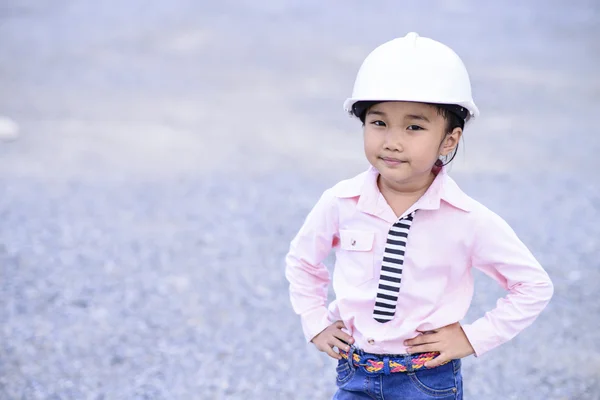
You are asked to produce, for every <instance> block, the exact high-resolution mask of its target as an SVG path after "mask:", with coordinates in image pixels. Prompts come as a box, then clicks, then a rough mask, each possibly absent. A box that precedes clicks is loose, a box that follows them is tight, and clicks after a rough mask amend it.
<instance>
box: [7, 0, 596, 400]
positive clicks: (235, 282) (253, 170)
mask: <svg viewBox="0 0 600 400" xmlns="http://www.w3.org/2000/svg"><path fill="white" fill-rule="evenodd" d="M409 31H417V32H419V33H420V34H421V35H423V36H428V37H433V38H435V39H437V40H440V41H442V42H444V43H446V44H448V45H449V46H451V47H452V48H454V49H455V50H456V52H457V53H458V54H459V55H460V56H461V57H462V58H463V60H464V62H465V64H466V65H467V68H468V69H469V71H470V74H471V79H472V84H473V90H474V96H475V100H476V102H477V104H478V106H479V107H480V109H481V111H482V115H481V118H480V119H479V120H477V121H474V123H473V124H472V125H470V126H469V127H468V129H467V130H466V133H465V137H464V139H465V140H464V143H463V146H462V148H461V150H460V152H459V156H458V157H457V159H456V160H455V161H454V163H453V167H452V169H451V174H452V175H453V176H454V178H455V179H456V180H457V181H458V182H459V184H460V185H461V186H462V188H463V189H464V190H465V191H467V192H468V193H469V194H471V195H472V196H473V197H474V198H476V199H477V200H480V201H482V202H483V203H484V204H486V205H487V206H488V207H490V208H491V209H493V210H494V211H496V212H497V213H499V214H500V215H501V216H503V217H504V218H505V219H506V220H508V222H509V223H510V224H511V225H512V226H513V228H514V229H515V230H516V231H517V233H518V234H519V236H520V237H521V238H522V240H523V241H524V242H525V243H526V244H527V245H528V246H529V247H530V248H531V250H532V251H533V252H534V254H535V255H536V256H537V257H538V259H539V260H540V261H541V263H542V264H543V265H544V266H545V268H546V269H547V270H548V272H549V273H550V275H551V277H552V279H553V281H554V283H555V287H556V292H555V297H554V299H553V301H552V302H551V304H550V305H549V306H548V308H547V309H546V310H545V311H544V313H543V314H542V315H541V316H540V317H539V319H538V320H537V321H536V323H535V324H534V325H533V326H532V327H530V328H528V329H527V330H525V331H524V332H523V333H522V334H521V335H519V336H518V337H517V338H516V339H514V340H513V341H511V342H509V343H507V344H505V345H504V346H502V347H500V348H498V349H496V350H495V351H492V352H491V353H488V354H486V355H485V356H483V357H481V358H479V359H475V358H473V357H470V358H467V359H465V363H464V377H465V390H466V395H465V398H466V399H485V400H487V399H490V400H506V399H519V400H520V399H525V400H530V399H533V400H537V399H540V400H545V399H575V400H579V399H583V400H586V399H600V382H599V380H600V333H599V329H598V328H600V321H599V312H600V303H599V302H598V300H597V294H598V289H599V284H598V282H599V280H600V261H598V254H599V252H600V194H599V193H600V178H598V169H597V168H598V161H597V159H598V154H599V153H600V132H599V129H598V116H599V111H600V74H599V73H598V71H599V70H600V3H599V2H598V1H597V0H572V1H566V0H550V1H546V2H518V1H509V2H501V3H499V2H480V1H475V0H446V1H443V0H439V1H419V2H408V1H407V2H398V1H385V0H382V1H378V2H365V1H353V0H349V1H344V2H342V1H330V2H321V1H312V0H305V1H278V2H276V1H273V2H266V1H264V2H260V1H241V0H240V1H220V2H204V1H192V0H173V1H168V2H167V1H163V2H160V1H147V0H146V1H142V0H128V1H116V0H103V1H95V2H93V1H67V0H54V1H49V0H41V1H31V0H19V1H18V0H2V1H0V115H4V116H7V117H10V118H12V119H13V120H15V121H16V122H17V123H18V124H19V127H20V133H21V135H20V137H19V138H18V140H14V141H10V142H2V143H0V217H1V220H0V221H1V223H0V399H2V400H5V399H6V400H13V399H15V400H16V399H19V400H21V399H23V400H25V399H27V400H28V399H52V400H56V399H93V400H109V399H328V398H330V397H331V395H332V394H333V393H334V391H335V376H334V361H333V360H331V359H329V358H327V356H325V355H324V354H322V353H318V352H317V351H316V350H315V349H313V348H312V345H308V344H306V343H305V342H304V340H303V337H302V333H301V329H300V322H299V319H298V318H297V317H296V316H295V315H294V314H293V312H292V310H291V307H290V305H289V300H288V294H287V282H286V281H285V278H284V262H283V257H284V255H285V253H286V251H287V248H288V244H289V241H290V240H291V238H292V237H293V235H294V234H295V233H296V231H297V229H298V228H299V227H300V224H301V223H302V221H303V219H304V217H305V215H306V213H307V212H308V211H309V210H310V208H311V207H312V206H313V204H314V202H315V201H316V200H317V199H318V197H319V196H320V194H321V193H322V192H323V191H324V190H325V189H327V188H328V187H330V186H331V185H333V184H334V183H335V182H337V181H338V180H341V179H344V178H347V177H350V176H353V175H355V174H357V173H359V172H361V171H362V170H364V169H365V168H366V166H367V164H366V161H365V159H364V156H363V153H362V143H361V140H362V138H361V129H360V124H359V123H358V122H357V121H356V120H352V119H350V118H349V117H348V116H347V115H345V113H344V112H343V110H342V102H343V100H344V99H345V98H346V97H347V96H348V95H349V94H350V93H351V90H352V85H353V82H354V77H355V74H356V72H357V70H358V67H359V65H360V63H361V62H362V60H363V59H364V57H365V56H366V55H367V54H368V53H369V52H370V51H371V50H372V49H373V48H374V47H376V46H377V45H379V44H381V43H383V42H384V41H387V40H390V39H392V38H395V37H399V36H404V35H405V34H406V33H407V32H409ZM501 295H503V293H502V290H500V289H499V288H498V287H497V285H496V284H495V283H494V282H492V281H491V280H489V279H487V278H485V277H483V276H481V274H477V287H476V296H475V298H474V302H473V307H472V309H471V311H470V313H469V315H468V317H467V319H466V320H467V321H472V320H473V319H475V318H478V317H479V316H481V315H482V314H483V313H484V312H485V311H486V310H488V309H490V308H491V307H493V306H494V304H495V301H496V299H497V298H498V297H499V296H501Z"/></svg>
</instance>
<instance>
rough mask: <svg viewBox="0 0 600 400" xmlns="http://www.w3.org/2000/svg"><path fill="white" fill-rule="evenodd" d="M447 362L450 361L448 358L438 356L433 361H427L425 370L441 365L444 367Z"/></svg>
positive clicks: (441, 355)
mask: <svg viewBox="0 0 600 400" xmlns="http://www.w3.org/2000/svg"><path fill="white" fill-rule="evenodd" d="M446 361H450V360H449V359H448V357H446V356H445V355H443V354H440V355H439V356H437V357H436V358H434V359H433V360H431V361H427V362H426V363H425V368H435V367H439V366H440V365H442V364H443V363H445V362H446Z"/></svg>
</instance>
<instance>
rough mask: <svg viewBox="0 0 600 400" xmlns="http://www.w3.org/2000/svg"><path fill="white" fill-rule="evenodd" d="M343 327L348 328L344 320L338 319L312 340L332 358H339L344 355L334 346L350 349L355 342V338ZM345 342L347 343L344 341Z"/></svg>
mask: <svg viewBox="0 0 600 400" xmlns="http://www.w3.org/2000/svg"><path fill="white" fill-rule="evenodd" d="M343 328H346V326H345V325H344V323H343V322H342V321H336V322H335V323H333V324H331V325H329V326H328V327H327V328H325V329H324V330H323V331H321V333H319V334H318V335H317V336H315V337H314V338H313V339H312V340H311V342H312V343H313V344H314V345H315V346H316V347H317V349H319V350H320V351H323V352H325V353H327V354H329V356H330V357H331V358H335V359H336V360H339V359H341V358H342V356H340V355H339V353H337V352H335V351H334V350H333V347H337V348H338V349H343V350H344V351H350V346H349V345H351V344H352V343H354V339H353V338H352V336H350V335H348V334H347V333H345V332H344V331H342V329H343ZM344 342H345V343H344Z"/></svg>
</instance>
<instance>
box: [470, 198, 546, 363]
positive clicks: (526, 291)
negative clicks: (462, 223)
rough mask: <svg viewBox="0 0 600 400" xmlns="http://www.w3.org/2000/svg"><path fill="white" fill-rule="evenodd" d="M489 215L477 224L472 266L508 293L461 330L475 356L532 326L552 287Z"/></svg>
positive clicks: (524, 249) (525, 251) (512, 236)
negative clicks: (494, 305)
mask: <svg viewBox="0 0 600 400" xmlns="http://www.w3.org/2000/svg"><path fill="white" fill-rule="evenodd" d="M486 211H487V213H489V214H488V215H487V216H486V217H484V218H483V221H482V223H480V224H479V226H478V228H477V231H476V237H475V242H474V249H473V254H472V265H473V267H475V268H477V269H479V270H481V271H483V272H484V273H485V274H487V275H489V276H490V277H492V278H493V279H494V280H496V281H497V282H498V283H499V284H500V285H501V286H502V287H503V288H504V289H506V290H508V292H509V293H508V295H507V296H506V297H503V298H501V299H500V300H498V302H497V304H496V308H495V309H493V310H492V311H489V312H487V313H486V314H485V316H483V317H482V318H480V319H478V320H476V321H475V322H474V323H472V324H469V325H464V326H463V330H464V332H465V334H466V336H467V338H468V339H469V342H470V343H471V345H472V346H473V349H474V350H475V355H476V356H481V355H482V354H484V353H485V352H487V351H489V350H491V349H493V348H495V347H497V346H499V345H500V344H502V343H505V342H507V341H509V340H510V339H512V338H513V337H515V336H516V335H517V334H518V333H519V332H521V331H522V330H523V329H525V328H526V327H528V326H529V325H531V324H532V323H533V321H534V320H535V319H536V318H537V316H538V315H539V314H540V312H542V310H543V309H544V308H545V307H546V305H547V304H548V302H549V301H550V298H551V297H552V294H553V292H554V288H553V285H552V282H551V281H550V277H549V276H548V274H547V273H546V271H544V269H543V268H542V267H541V265H540V264H539V263H538V262H537V260H536V259H535V257H534V256H533V255H532V254H531V252H530V251H529V250H528V249H527V247H526V246H525V245H524V244H523V242H521V240H519V238H518V237H517V235H516V234H515V232H514V231H513V230H512V229H511V228H510V226H509V225H508V224H507V223H506V222H505V221H504V220H503V219H502V218H500V217H499V216H498V215H496V214H494V213H492V212H491V211H489V210H486Z"/></svg>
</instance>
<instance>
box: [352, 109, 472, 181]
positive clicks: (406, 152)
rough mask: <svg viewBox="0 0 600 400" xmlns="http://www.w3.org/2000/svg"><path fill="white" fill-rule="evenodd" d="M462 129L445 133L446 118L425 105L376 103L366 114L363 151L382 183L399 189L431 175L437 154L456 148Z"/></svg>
mask: <svg viewBox="0 0 600 400" xmlns="http://www.w3.org/2000/svg"><path fill="white" fill-rule="evenodd" d="M461 134H462V130H461V129H460V128H456V129H454V130H453V131H452V132H451V133H448V132H446V120H445V119H444V117H443V116H442V115H440V113H439V112H438V109H437V108H436V107H434V106H431V105H429V104H423V103H414V102H404V101H390V102H383V103H377V104H375V105H374V106H372V107H371V108H370V109H369V110H368V111H367V114H366V117H365V126H364V140H365V154H366V156H367V159H368V160H369V162H370V163H371V165H373V166H374V167H375V168H376V169H377V170H378V171H379V173H380V176H381V179H382V180H383V181H384V182H382V183H383V184H385V185H386V186H389V187H391V188H396V189H397V190H403V189H408V188H411V187H413V186H414V185H417V186H419V185H420V184H421V183H422V182H425V181H426V180H428V179H430V178H431V174H432V172H431V171H432V168H433V166H434V164H435V162H436V161H437V160H438V158H439V156H440V155H443V156H445V155H448V154H450V152H451V151H452V150H453V149H454V148H455V147H456V145H457V144H458V141H459V139H460V136H461Z"/></svg>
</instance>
